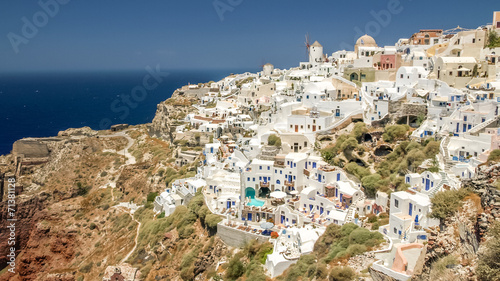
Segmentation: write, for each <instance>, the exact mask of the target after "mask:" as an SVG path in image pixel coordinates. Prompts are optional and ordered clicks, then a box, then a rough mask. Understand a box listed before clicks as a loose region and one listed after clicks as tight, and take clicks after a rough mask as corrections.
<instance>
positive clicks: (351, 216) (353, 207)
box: [345, 195, 366, 223]
mask: <svg viewBox="0 0 500 281" xmlns="http://www.w3.org/2000/svg"><path fill="white" fill-rule="evenodd" d="M365 198H366V197H365V195H361V196H360V197H359V199H358V200H357V201H356V202H353V203H352V204H351V206H349V209H348V210H347V219H346V221H345V223H350V222H352V221H353V220H354V212H355V211H356V206H357V205H358V203H359V202H362V201H364V200H365Z"/></svg>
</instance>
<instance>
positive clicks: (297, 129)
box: [295, 125, 299, 133]
mask: <svg viewBox="0 0 500 281" xmlns="http://www.w3.org/2000/svg"><path fill="white" fill-rule="evenodd" d="M295 132H296V133H298V132H299V125H295Z"/></svg>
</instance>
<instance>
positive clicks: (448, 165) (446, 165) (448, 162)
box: [442, 136, 455, 173]
mask: <svg viewBox="0 0 500 281" xmlns="http://www.w3.org/2000/svg"><path fill="white" fill-rule="evenodd" d="M450 140H451V139H450V137H449V136H446V137H444V138H443V143H442V147H443V151H442V152H443V160H444V170H445V171H446V172H447V173H448V172H451V167H453V166H454V165H455V162H454V161H452V160H451V159H450V153H449V152H448V145H449V144H450Z"/></svg>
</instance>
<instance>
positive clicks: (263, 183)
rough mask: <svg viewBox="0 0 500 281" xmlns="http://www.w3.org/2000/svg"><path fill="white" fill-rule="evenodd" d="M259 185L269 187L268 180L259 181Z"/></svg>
mask: <svg viewBox="0 0 500 281" xmlns="http://www.w3.org/2000/svg"><path fill="white" fill-rule="evenodd" d="M260 187H267V188H269V182H262V181H261V182H260Z"/></svg>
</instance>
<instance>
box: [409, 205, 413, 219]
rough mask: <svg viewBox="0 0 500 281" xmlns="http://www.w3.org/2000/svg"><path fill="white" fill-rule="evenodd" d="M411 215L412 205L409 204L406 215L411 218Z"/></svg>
mask: <svg viewBox="0 0 500 281" xmlns="http://www.w3.org/2000/svg"><path fill="white" fill-rule="evenodd" d="M412 214H413V204H412V203H410V204H409V205H408V215H410V216H411V215H412Z"/></svg>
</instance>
